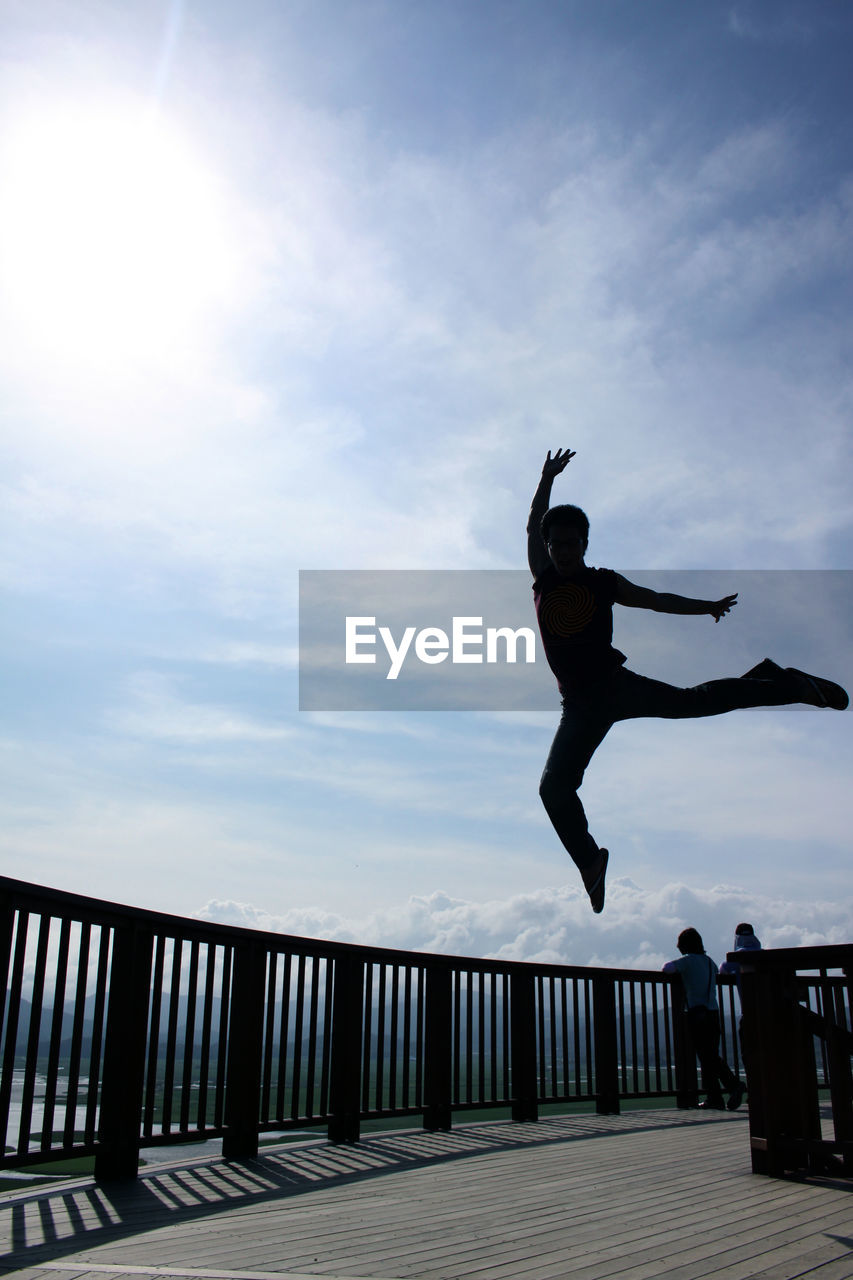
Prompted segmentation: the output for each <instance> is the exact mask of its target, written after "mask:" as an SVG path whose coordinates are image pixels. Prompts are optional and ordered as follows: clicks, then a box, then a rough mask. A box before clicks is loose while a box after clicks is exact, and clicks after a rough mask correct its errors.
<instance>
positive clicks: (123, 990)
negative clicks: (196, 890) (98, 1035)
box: [95, 923, 154, 1182]
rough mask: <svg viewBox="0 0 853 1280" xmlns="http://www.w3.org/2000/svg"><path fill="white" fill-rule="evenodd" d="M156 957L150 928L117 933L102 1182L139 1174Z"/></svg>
mask: <svg viewBox="0 0 853 1280" xmlns="http://www.w3.org/2000/svg"><path fill="white" fill-rule="evenodd" d="M153 951H154V932H153V930H152V929H151V928H150V927H148V926H145V925H139V924H134V923H129V924H127V925H121V926H117V927H116V928H115V930H114V932H113V951H112V958H111V962H110V976H109V986H108V1002H109V1003H108V1008H107V1025H106V1030H105V1034H104V1067H103V1076H102V1078H101V1099H100V1109H99V1116H98V1148H97V1151H96V1153H95V1179H96V1181H98V1182H110V1181H115V1180H118V1179H122V1178H135V1177H136V1175H137V1172H138V1170H139V1141H140V1125H141V1122H142V1094H143V1089H144V1085H145V1061H146V1052H145V1050H146V1045H147V1041H148V1005H149V1000H150V994H151V962H152V956H153Z"/></svg>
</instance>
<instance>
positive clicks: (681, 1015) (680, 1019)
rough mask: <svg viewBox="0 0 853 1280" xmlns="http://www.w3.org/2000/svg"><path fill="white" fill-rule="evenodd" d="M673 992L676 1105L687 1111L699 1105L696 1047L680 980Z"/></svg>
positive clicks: (672, 987) (674, 985)
mask: <svg viewBox="0 0 853 1280" xmlns="http://www.w3.org/2000/svg"><path fill="white" fill-rule="evenodd" d="M670 990H671V991H672V997H673V999H672V1053H673V1058H674V1059H675V1105H676V1106H677V1107H680V1108H681V1110H683V1111H687V1110H689V1109H690V1108H692V1107H696V1106H698V1104H699V1076H698V1073H697V1071H696V1046H695V1045H694V1043H693V1037H692V1036H691V1034H690V1030H689V1028H688V1026H687V1010H686V1009H685V1007H684V1000H683V997H682V988H681V981H680V979H679V980H677V981H675V982H673V983H672V986H671V988H670Z"/></svg>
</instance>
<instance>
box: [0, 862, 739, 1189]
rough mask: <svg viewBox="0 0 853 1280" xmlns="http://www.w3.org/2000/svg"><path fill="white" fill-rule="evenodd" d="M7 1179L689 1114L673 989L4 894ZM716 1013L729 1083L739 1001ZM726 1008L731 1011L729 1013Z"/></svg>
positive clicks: (624, 977)
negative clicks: (589, 1114) (456, 1116)
mask: <svg viewBox="0 0 853 1280" xmlns="http://www.w3.org/2000/svg"><path fill="white" fill-rule="evenodd" d="M0 967H2V968H3V981H2V982H0V1000H2V1009H0V1015H2V1034H0V1070H1V1071H2V1076H0V1139H2V1141H0V1153H2V1154H0V1164H2V1165H7V1166H15V1165H26V1164H33V1163H42V1162H45V1161H48V1160H59V1159H65V1158H67V1157H68V1156H70V1155H78V1154H88V1155H94V1156H95V1175H96V1177H97V1178H100V1179H107V1178H115V1177H133V1176H135V1174H136V1170H137V1165H138V1160H139V1151H140V1148H144V1147H147V1146H156V1145H162V1144H173V1143H176V1142H184V1141H190V1140H193V1139H201V1138H210V1137H221V1138H222V1142H223V1154H224V1155H225V1156H226V1157H227V1158H233V1159H241V1158H248V1157H251V1156H253V1155H255V1154H256V1153H257V1150H258V1142H259V1136H260V1135H261V1134H263V1133H270V1132H276V1131H280V1130H287V1129H297V1128H298V1129H301V1128H305V1127H309V1126H316V1125H326V1126H327V1127H328V1133H329V1137H330V1138H331V1139H332V1140H333V1141H337V1142H353V1141H357V1140H358V1137H359V1133H360V1126H361V1124H362V1123H363V1122H364V1121H367V1120H371V1119H375V1118H379V1117H385V1116H400V1117H406V1116H421V1117H422V1121H423V1123H424V1125H425V1126H426V1127H427V1128H430V1129H442V1128H449V1127H450V1124H451V1122H452V1116H453V1113H454V1112H459V1111H475V1110H477V1109H478V1108H487V1107H488V1108H507V1109H508V1110H509V1111H510V1112H511V1114H512V1116H513V1118H514V1119H516V1120H535V1119H536V1118H537V1116H538V1114H539V1108H540V1107H541V1106H543V1105H547V1104H551V1103H567V1102H569V1103H571V1102H592V1103H594V1104H595V1107H596V1109H597V1110H598V1111H599V1112H600V1113H608V1112H610V1113H612V1112H618V1110H619V1107H620V1104H621V1102H622V1101H623V1100H624V1099H626V1098H664V1097H673V1096H674V1097H675V1099H676V1102H677V1104H678V1105H679V1106H690V1105H695V1102H696V1099H697V1079H696V1065H695V1059H694V1056H693V1053H692V1050H691V1049H690V1047H689V1043H688V1041H687V1038H686V1033H685V1027H684V1018H683V1014H682V1010H681V1001H680V999H678V998H675V999H674V998H673V979H672V978H671V977H670V975H668V974H663V973H651V972H648V971H643V970H631V969H617V968H587V967H583V966H565V965H554V964H529V963H524V962H520V961H496V960H479V959H473V958H470V957H464V956H447V955H435V954H430V953H426V952H419V951H401V950H391V949H380V948H373V947H365V946H359V945H357V944H352V943H338V942H328V941H323V940H318V939H312V938H299V937H293V936H291V935H285V934H276V933H273V932H267V931H261V930H254V929H246V928H240V927H236V926H231V925H220V924H211V923H208V922H205V921H200V920H194V919H189V918H184V917H180V916H174V915H168V914H164V913H161V912H155V911H148V910H141V909H139V910H138V909H136V908H133V907H129V906H124V905H120V904H116V903H111V902H103V901H100V900H97V899H93V898H87V897H83V896H81V895H79V894H73V893H66V892H64V891H61V890H56V889H47V888H43V887H41V886H38V885H34V884H30V883H27V882H24V881H19V880H14V879H9V878H0ZM726 986H727V981H726V980H725V979H721V987H722V988H723V996H724V999H723V1000H721V1005H722V1009H721V1013H722V1021H723V1026H724V1045H725V1052H726V1054H727V1056H728V1057H729V1060H730V1061H731V1062H732V1065H733V1066H734V1067H735V1068H737V1065H738V1044H737V1038H736V1035H735V1034H734V1032H735V1022H734V1016H735V1006H734V1003H733V999H734V997H733V993H732V992H731V991H728V992H727V991H726V989H725V988H726ZM725 997H728V1008H726V1004H727V1001H726V998H725Z"/></svg>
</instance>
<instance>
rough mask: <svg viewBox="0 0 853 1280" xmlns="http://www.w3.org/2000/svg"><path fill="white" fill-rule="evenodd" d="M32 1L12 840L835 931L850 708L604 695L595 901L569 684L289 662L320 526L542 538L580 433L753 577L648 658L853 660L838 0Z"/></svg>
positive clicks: (23, 847) (673, 625)
mask: <svg viewBox="0 0 853 1280" xmlns="http://www.w3.org/2000/svg"><path fill="white" fill-rule="evenodd" d="M2 26H3V33H2V34H3V38H2V41H0V86H2V87H0V185H2V193H0V194H2V199H0V210H2V212H0V273H2V281H0V283H2V294H0V384H2V396H0V403H2V405H3V408H2V410H1V411H0V412H2V437H3V443H2V453H3V457H2V463H3V465H2V481H0V487H2V511H3V515H2V519H3V539H2V548H3V549H2V559H0V574H2V577H1V578H0V583H2V590H3V623H2V636H1V637H0V644H2V659H3V673H4V675H3V680H4V693H3V705H4V709H5V715H4V727H3V737H2V743H3V753H4V769H3V777H4V784H3V795H2V802H1V803H2V830H3V848H4V867H5V869H6V872H7V874H10V875H14V876H19V877H21V878H24V879H32V880H34V881H37V882H40V883H45V884H50V885H54V886H57V887H62V888H67V889H73V890H76V891H79V892H83V893H88V894H92V895H96V896H103V897H106V898H111V899H116V900H121V901H129V902H133V903H136V904H139V905H145V906H149V907H154V908H158V909H164V910H169V911H176V912H181V913H187V914H192V913H202V914H205V915H207V916H209V917H210V918H215V919H220V920H225V921H240V922H242V921H245V920H249V921H257V922H259V923H261V924H264V925H265V926H269V925H272V926H273V927H281V928H285V929H287V930H289V931H292V932H316V933H320V934H324V935H327V936H335V937H347V938H352V939H354V940H364V941H371V942H376V943H380V944H381V943H383V942H387V943H388V945H394V946H416V947H441V948H443V949H449V950H459V951H463V952H470V953H472V954H503V955H511V956H513V957H525V956H537V955H542V956H547V957H548V958H549V959H562V960H565V961H568V962H572V963H585V962H587V961H591V962H604V963H641V962H642V963H646V962H647V963H652V964H657V963H659V962H660V961H662V959H663V958H664V957H665V956H667V955H668V954H669V953H670V952H671V950H672V939H673V938H674V936H675V933H677V932H678V929H679V928H680V927H682V925H683V924H687V923H690V924H695V925H697V926H698V927H699V928H700V929H701V930H702V931H703V933H704V934H705V935H706V942H707V943H708V947H709V950H710V951H711V953H712V954H715V953H716V954H717V958H720V956H721V955H722V953H723V951H724V950H725V949H726V947H727V946H728V945H730V934H731V932H732V931H733V928H734V925H735V924H736V923H737V921H738V920H740V919H742V918H748V919H749V918H753V917H754V923H755V925H756V929H757V930H758V932H759V934H760V935H761V936H763V937H764V940H765V942H771V943H772V942H774V941H775V942H777V943H781V942H785V943H793V942H798V941H817V940H820V939H826V940H829V941H842V940H844V941H849V939H850V936H851V932H852V931H853V902H851V893H850V873H849V857H850V837H849V831H850V826H851V824H850V800H849V793H850V788H849V780H850V773H851V763H853V752H852V751H851V729H850V725H851V724H853V721H851V720H850V719H849V716H847V715H837V714H835V713H832V712H818V711H813V710H811V709H803V708H791V709H784V710H778V709H777V710H772V711H766V712H764V711H758V712H750V713H741V714H739V715H734V716H730V717H724V718H721V719H718V720H715V721H713V722H709V721H706V722H700V723H695V724H683V723H682V724H679V725H672V724H666V723H663V722H661V723H657V722H646V723H634V724H631V725H624V726H619V727H617V729H615V730H614V731H613V733H612V734H611V735H610V737H609V739H608V740H607V742H606V743H605V744H604V745H603V747H602V748H601V750H600V751H599V753H598V755H597V756H596V759H595V761H594V763H593V765H592V766H591V768H590V771H589V773H588V775H587V781H586V783H585V785H584V798H585V802H586V805H587V809H588V812H589V814H590V818H591V821H592V824H593V829H594V830H595V832H596V834H597V835H598V836H599V838H600V840H601V842H602V843H605V844H607V845H608V846H609V847H610V848H611V850H612V862H611V877H612V880H613V887H612V889H611V890H610V897H609V902H608V907H607V909H606V911H605V914H604V915H603V916H602V917H601V918H600V919H598V918H594V917H592V915H591V913H590V911H589V907H588V904H587V902H586V899H585V897H584V896H583V895H582V894H580V893H579V891H578V886H577V883H576V875H575V872H574V868H573V867H571V866H570V865H569V864H568V861H567V858H566V856H565V854H564V853H563V852H562V849H561V846H560V845H559V843H558V842H557V840H556V837H555V836H554V835H553V833H552V831H551V829H550V827H549V825H548V823H547V819H546V817H545V815H544V812H543V811H542V809H541V806H540V803H539V799H538V795H537V785H538V778H539V774H540V772H541V768H542V764H543V762H544V759H545V756H546V754H547V750H548V746H549V744H550V738H551V734H552V732H553V728H554V726H555V724H556V720H557V716H558V710H559V707H558V700H557V695H556V690H555V693H554V708H553V713H549V712H540V711H535V712H534V711H531V712H529V713H515V714H510V713H500V712H496V713H493V714H489V713H477V714H467V715H466V714H462V713H447V712H445V713H442V712H438V711H436V712H433V713H431V712H423V713H414V712H412V713H404V712H382V713H369V712H364V713H343V712H341V713H336V712H333V711H330V712H316V713H300V712H299V711H298V710H297V665H296V664H297V657H298V616H297V595H298V574H299V571H300V570H304V569H358V570H384V569H398V570H399V569H403V570H405V569H419V570H423V569H430V570H438V569H442V570H443V569H468V570H474V569H478V570H479V569H489V570H494V569H502V570H505V569H522V568H523V567H524V561H525V538H524V525H525V521H526V516H527V509H528V506H529V502H530V497H531V495H532V492H533V489H534V487H535V484H536V481H537V478H538V473H539V470H540V467H541V463H542V460H543V458H544V456H545V453H546V451H547V450H548V449H555V448H557V447H559V446H563V447H565V446H570V447H571V448H573V449H576V450H577V457H576V458H575V459H574V460H573V462H572V464H571V466H570V468H569V470H568V471H567V472H566V473H565V474H564V476H563V477H561V479H560V480H559V481H558V484H557V487H556V488H555V497H558V498H561V499H563V500H574V501H577V502H580V504H581V505H582V506H583V507H584V508H585V509H586V510H587V511H588V513H589V515H590V518H591V522H592V536H591V541H590V552H589V556H588V560H589V562H590V563H594V564H599V565H608V566H611V567H613V568H616V569H619V570H621V571H623V572H626V573H629V574H630V573H635V574H636V575H637V576H638V577H639V576H640V575H641V573H643V572H664V571H675V570H677V571H679V574H681V573H682V571H683V572H684V574H685V576H684V579H683V583H684V585H683V590H685V591H687V592H689V590H690V574H689V572H688V571H691V570H692V571H699V570H702V571H709V570H712V571H714V573H715V575H716V574H723V575H725V573H727V572H728V573H730V574H731V575H732V577H731V582H732V586H731V587H730V588H728V589H731V590H738V589H739V590H741V598H740V603H739V605H738V607H737V609H736V610H735V613H734V614H733V615H732V617H731V618H729V619H726V620H725V622H724V623H722V624H721V625H720V626H719V627H718V628H715V627H714V626H713V624H712V623H710V619H695V618H694V619H682V618H679V619H675V618H666V617H663V616H659V615H647V616H645V617H643V619H642V627H641V628H640V630H639V632H637V633H636V634H635V631H633V630H632V631H631V637H630V639H631V644H630V646H628V652H629V661H630V662H631V663H632V664H633V665H634V666H635V667H636V668H637V669H640V670H643V671H646V672H648V673H649V674H654V675H657V676H661V677H665V676H667V675H668V674H670V673H672V674H673V678H675V674H674V673H675V672H676V671H677V673H678V674H677V679H678V681H679V682H683V683H693V682H695V681H698V680H701V679H703V678H708V677H711V676H717V675H724V674H733V673H734V674H737V673H738V670H737V669H736V670H735V671H732V670H731V666H732V664H733V663H735V661H740V660H741V658H742V657H744V656H746V658H747V664H748V665H749V664H751V663H752V662H753V661H756V660H758V659H759V658H761V657H764V656H765V654H771V655H772V656H774V657H776V658H777V659H778V660H779V661H781V662H783V663H792V664H795V665H798V666H806V667H807V668H808V666H809V665H811V666H814V665H815V663H821V664H823V668H825V669H826V674H827V675H831V676H834V677H835V678H836V679H840V680H841V681H842V682H845V681H846V682H848V683H853V670H851V666H852V665H853V663H851V656H850V654H851V646H850V643H849V640H850V612H851V611H850V590H849V587H848V586H847V579H846V577H845V575H844V574H843V573H841V572H833V573H832V574H826V573H816V572H815V571H818V570H832V571H844V570H850V569H851V568H853V563H851V499H850V494H851V489H852V488H853V486H851V432H850V417H851V376H850V367H851V364H850V337H849V330H850V326H849V315H850V302H851V263H853V253H852V252H851V248H853V245H851V229H852V227H853V170H852V169H851V164H850V154H849V151H850V149H849V136H850V126H851V90H850V88H849V65H850V55H851V49H853V39H852V38H851V37H853V14H851V13H850V12H849V11H848V10H847V8H846V6H841V5H838V4H835V3H829V2H827V3H821V2H820V0H813V2H812V3H808V4H806V3H802V4H799V3H787V2H786V0H778V2H775V0H774V2H773V3H769V2H768V3H734V4H716V3H713V2H711V0H709V2H708V3H705V4H702V5H684V4H683V3H676V2H674V0H673V2H672V3H669V2H666V0H661V2H660V3H654V2H652V3H649V4H644V5H638V4H635V3H628V2H624V3H622V2H616V0H614V2H609V0H606V2H604V3H592V2H591V0H588V2H586V3H568V2H566V3H547V2H545V0H527V2H525V3H522V2H521V0H510V2H507V3H499V2H497V0H495V2H494V3H490V2H484V3H473V2H468V0H463V2H462V3H442V2H440V0H436V2H434V3H432V2H431V3H429V4H426V3H423V4H416V3H407V4H398V3H394V4H392V3H368V2H365V3H361V2H358V0H352V2H349V0H337V2H336V3H324V2H323V0H313V2H312V3H310V4H308V3H293V4H288V5H280V4H273V3H262V2H261V0H246V2H244V3H242V4H240V5H239V6H238V5H234V4H230V3H218V4H217V3H206V4H204V5H202V4H199V3H197V2H194V0H184V2H183V3H179V2H178V0H172V2H171V3H162V4H161V3H151V2H147V3H144V4H143V3H137V2H136V0H129V2H128V3H125V4H121V5H117V4H114V3H86V2H84V0H71V3H69V2H68V0H63V2H62V3H59V2H57V3H48V2H47V0H27V2H26V3H23V0H7V3H6V4H5V5H4V7H3V14H2ZM757 570H768V571H770V570H772V571H777V573H774V574H770V575H768V577H767V579H762V580H761V581H759V580H758V579H756V578H755V577H754V571H757ZM778 571H796V572H785V573H782V572H778ZM751 575H753V576H751ZM700 579H701V575H698V577H697V581H699V580H700ZM679 580H681V578H680V579H679ZM770 582H773V583H776V582H778V583H779V584H781V586H782V587H783V588H784V589H780V591H779V596H778V606H774V604H773V596H772V592H771V593H770V594H769V595H768V589H767V583H770ZM762 584H763V585H762ZM753 588H754V590H753ZM724 589H725V588H724ZM701 593H702V592H701V590H700V589H698V588H697V590H696V594H701ZM531 618H532V612H531ZM631 623H632V626H636V619H635V618H632V619H631ZM626 625H627V619H625V618H622V619H620V618H618V617H617V643H618V640H619V635H620V631H619V628H620V627H623V632H622V634H626V633H625V631H624V628H625V627H626ZM626 644H627V641H626ZM632 646H633V647H632ZM717 646H718V647H717ZM830 667H831V669H829V668H830Z"/></svg>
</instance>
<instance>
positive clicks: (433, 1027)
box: [424, 965, 453, 1133]
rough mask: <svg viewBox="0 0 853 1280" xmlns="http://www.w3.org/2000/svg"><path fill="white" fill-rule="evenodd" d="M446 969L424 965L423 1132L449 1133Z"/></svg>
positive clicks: (449, 984) (449, 1040)
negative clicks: (425, 978) (425, 1000)
mask: <svg viewBox="0 0 853 1280" xmlns="http://www.w3.org/2000/svg"><path fill="white" fill-rule="evenodd" d="M452 991H453V986H452V973H451V970H450V969H446V968H444V966H442V968H441V969H439V968H433V966H432V965H427V1009H425V1015H424V1129H429V1130H430V1133H434V1132H435V1130H438V1129H450V1128H451V1124H452V1112H451V1103H452V1100H453V1088H452V1062H453V1041H452V1030H453V1000H452Z"/></svg>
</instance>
